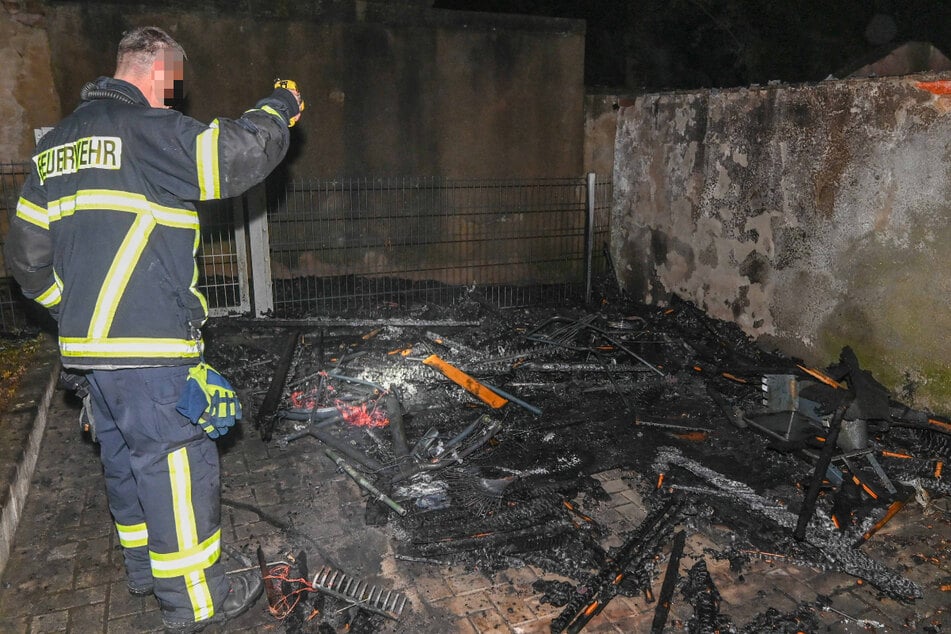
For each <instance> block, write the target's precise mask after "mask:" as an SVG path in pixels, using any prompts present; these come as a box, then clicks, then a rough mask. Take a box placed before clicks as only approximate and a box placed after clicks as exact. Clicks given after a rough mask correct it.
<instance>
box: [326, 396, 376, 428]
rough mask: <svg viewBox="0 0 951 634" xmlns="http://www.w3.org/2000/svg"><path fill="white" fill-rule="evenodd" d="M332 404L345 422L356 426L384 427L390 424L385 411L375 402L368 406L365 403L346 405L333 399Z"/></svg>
mask: <svg viewBox="0 0 951 634" xmlns="http://www.w3.org/2000/svg"><path fill="white" fill-rule="evenodd" d="M334 406H336V408H337V409H338V410H339V411H340V415H341V416H343V420H344V421H345V422H347V423H349V424H351V425H354V426H356V427H386V426H387V425H389V424H390V419H388V418H387V417H386V411H385V410H384V409H383V408H382V407H379V408H378V407H377V406H376V403H371V404H370V407H367V404H366V403H360V404H359V405H348V404H346V403H344V402H342V401H335V402H334Z"/></svg>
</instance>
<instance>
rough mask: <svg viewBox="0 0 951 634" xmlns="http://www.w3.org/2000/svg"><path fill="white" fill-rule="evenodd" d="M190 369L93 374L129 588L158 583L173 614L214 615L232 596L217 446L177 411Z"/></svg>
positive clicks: (182, 618) (181, 618)
mask: <svg viewBox="0 0 951 634" xmlns="http://www.w3.org/2000/svg"><path fill="white" fill-rule="evenodd" d="M187 376H188V366H175V367H159V368H133V369H122V370H94V371H93V372H91V373H90V375H89V383H90V394H91V395H92V402H93V415H94V418H95V426H96V435H97V436H98V440H99V443H100V457H101V459H102V465H103V468H104V471H105V476H106V493H107V495H108V497H109V509H110V510H111V511H112V516H113V519H114V520H115V523H116V528H117V530H118V533H119V541H120V543H121V544H122V546H123V552H124V555H125V565H126V573H127V575H128V580H129V584H130V586H134V587H137V588H143V587H148V586H150V585H154V588H155V596H156V598H157V599H158V601H159V605H160V606H161V608H162V612H163V617H164V618H165V619H166V620H167V621H177V622H190V621H202V620H205V619H208V618H211V617H212V616H213V615H214V612H215V606H221V604H222V602H223V601H224V599H225V596H226V595H227V593H228V581H227V579H226V578H225V575H224V570H223V568H222V564H221V563H220V561H219V559H220V554H221V527H220V515H221V507H220V504H221V498H220V494H221V491H220V480H219V466H218V448H217V447H216V446H215V443H214V442H213V441H212V440H211V439H210V438H208V436H207V435H206V434H205V432H204V431H202V430H201V429H200V428H199V427H198V426H196V425H193V424H192V423H191V422H189V420H188V419H187V418H185V417H184V416H182V415H181V414H179V413H178V412H177V411H176V410H175V405H176V403H177V402H178V398H179V395H180V394H181V392H182V390H183V389H184V387H185V379H186V377H187Z"/></svg>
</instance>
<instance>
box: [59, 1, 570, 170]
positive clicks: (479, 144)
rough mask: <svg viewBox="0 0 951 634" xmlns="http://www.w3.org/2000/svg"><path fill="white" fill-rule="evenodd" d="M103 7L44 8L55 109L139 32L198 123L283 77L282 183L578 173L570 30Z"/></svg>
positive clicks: (419, 18)
mask: <svg viewBox="0 0 951 634" xmlns="http://www.w3.org/2000/svg"><path fill="white" fill-rule="evenodd" d="M340 4H343V3H338V5H340ZM117 7H119V5H110V4H106V3H83V4H79V3H72V2H69V3H55V4H51V5H49V6H48V7H47V9H46V11H47V19H46V23H47V28H48V31H49V40H50V42H51V45H52V60H53V68H54V69H55V84H56V88H57V92H58V94H59V95H60V100H61V104H62V108H63V110H64V111H65V112H69V111H70V110H72V108H73V107H74V106H75V105H76V103H77V101H78V94H79V89H80V87H81V86H82V84H83V83H85V82H86V81H88V80H90V79H92V78H95V77H96V76H98V75H110V74H112V72H113V70H114V67H115V63H114V58H115V46H116V43H117V42H118V39H119V37H120V35H121V33H122V31H123V30H125V29H127V28H129V27H131V26H134V25H141V24H149V23H151V24H156V25H158V26H161V27H163V28H165V29H167V30H168V31H169V32H170V33H172V34H173V36H175V37H176V39H178V40H179V41H180V42H181V43H182V45H183V46H184V47H185V50H186V52H187V54H188V58H189V62H188V63H187V64H186V71H185V72H186V79H185V84H186V92H187V95H188V98H187V103H186V106H185V111H186V112H187V113H188V114H190V115H191V116H194V117H196V118H198V119H200V120H204V121H207V120H210V119H212V118H213V117H215V116H219V115H220V116H229V117H235V116H238V115H240V114H241V112H242V111H243V110H245V109H246V108H248V107H251V106H252V105H253V104H254V101H256V100H257V99H258V98H260V97H261V96H264V95H265V94H267V93H269V92H270V85H271V82H272V80H273V79H274V77H276V76H281V77H288V78H292V79H295V80H297V81H298V82H299V84H300V85H301V87H302V91H303V94H304V97H305V99H306V102H307V110H306V111H305V113H304V118H303V121H302V123H301V124H300V125H299V126H297V127H295V129H294V131H293V132H294V135H295V137H296V141H297V143H296V144H295V147H294V149H293V150H292V156H291V160H289V161H287V162H286V165H285V168H286V170H287V173H288V175H289V176H304V177H337V176H346V177H353V176H402V175H424V176H429V175H435V176H449V177H473V178H481V177H537V176H566V175H580V174H581V172H582V153H583V135H584V116H583V105H584V104H583V100H584V85H583V65H584V24H583V22H579V21H573V20H560V19H549V18H524V17H519V16H493V15H490V14H472V13H460V12H451V11H436V10H430V9H427V8H426V7H423V6H420V3H415V4H414V3H409V4H399V5H394V4H392V3H374V2H369V3H366V2H363V3H360V2H358V3H354V4H353V6H352V10H351V11H349V12H348V11H345V10H342V9H340V8H339V7H338V8H337V9H335V10H334V12H332V14H330V15H327V16H316V17H308V16H306V15H303V14H302V15H297V16H294V15H293V13H294V12H291V14H292V17H288V18H280V17H260V16H256V17H250V16H248V17H243V16H240V15H236V13H237V11H230V12H229V13H228V14H224V13H223V12H222V11H221V10H218V11H208V10H204V11H202V10H193V11H188V10H184V9H168V8H163V9H162V10H155V9H151V10H150V9H147V8H138V7H135V6H127V5H125V4H123V5H122V6H121V9H122V10H121V12H120V11H119V10H118V8H117ZM43 85H44V86H46V85H48V81H44V83H43ZM53 119H55V117H52V116H51V117H50V122H52V120H53Z"/></svg>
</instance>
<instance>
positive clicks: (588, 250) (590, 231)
mask: <svg viewBox="0 0 951 634" xmlns="http://www.w3.org/2000/svg"><path fill="white" fill-rule="evenodd" d="M596 182H597V176H596V175H595V173H594V172H588V177H587V189H586V193H587V201H586V202H585V210H586V211H587V212H588V213H587V217H586V218H585V225H584V303H585V304H586V305H587V304H590V303H591V270H592V268H593V262H594V195H595V185H596Z"/></svg>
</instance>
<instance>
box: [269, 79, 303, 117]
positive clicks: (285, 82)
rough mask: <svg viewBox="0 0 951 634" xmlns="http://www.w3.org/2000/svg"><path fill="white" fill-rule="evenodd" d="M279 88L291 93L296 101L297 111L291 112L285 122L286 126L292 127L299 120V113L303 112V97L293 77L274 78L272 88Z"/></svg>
mask: <svg viewBox="0 0 951 634" xmlns="http://www.w3.org/2000/svg"><path fill="white" fill-rule="evenodd" d="M281 88H283V89H284V90H286V91H288V92H289V93H291V94H292V95H293V96H294V99H295V100H296V101H297V111H296V113H292V114H291V116H290V119H289V120H288V122H287V127H289V128H293V127H294V124H295V123H297V122H298V121H299V120H300V117H301V113H303V112H304V105H305V104H304V98H303V97H301V94H300V88H298V86H297V82H296V81H294V80H293V79H275V80H274V89H275V90H277V89H281Z"/></svg>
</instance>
